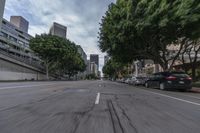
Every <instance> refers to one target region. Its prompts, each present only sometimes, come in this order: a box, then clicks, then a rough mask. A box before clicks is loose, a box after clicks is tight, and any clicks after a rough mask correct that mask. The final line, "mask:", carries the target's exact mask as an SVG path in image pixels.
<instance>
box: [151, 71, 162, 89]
mask: <svg viewBox="0 0 200 133" xmlns="http://www.w3.org/2000/svg"><path fill="white" fill-rule="evenodd" d="M160 78H161V76H160V73H156V74H154V75H153V80H152V87H153V88H158V87H159V86H160Z"/></svg>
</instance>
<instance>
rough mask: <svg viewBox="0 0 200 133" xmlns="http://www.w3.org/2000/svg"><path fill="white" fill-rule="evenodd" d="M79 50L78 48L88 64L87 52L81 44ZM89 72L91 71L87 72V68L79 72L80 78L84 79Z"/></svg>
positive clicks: (78, 46)
mask: <svg viewBox="0 0 200 133" xmlns="http://www.w3.org/2000/svg"><path fill="white" fill-rule="evenodd" d="M77 50H78V53H79V54H80V55H81V57H82V59H83V60H84V63H85V65H87V54H86V53H85V51H84V50H83V48H82V47H81V46H80V45H77ZM87 74H89V73H87V70H85V72H82V73H79V74H78V78H82V79H84V78H85V77H86V75H87Z"/></svg>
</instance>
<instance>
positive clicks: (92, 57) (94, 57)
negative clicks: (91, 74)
mask: <svg viewBox="0 0 200 133" xmlns="http://www.w3.org/2000/svg"><path fill="white" fill-rule="evenodd" d="M90 62H91V63H92V62H93V63H95V64H96V65H97V71H98V70H99V55H98V54H91V55H90Z"/></svg>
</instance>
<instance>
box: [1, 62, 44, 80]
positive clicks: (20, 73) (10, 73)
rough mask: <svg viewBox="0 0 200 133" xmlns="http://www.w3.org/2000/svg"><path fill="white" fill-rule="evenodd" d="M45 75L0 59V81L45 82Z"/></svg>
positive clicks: (22, 64)
mask: <svg viewBox="0 0 200 133" xmlns="http://www.w3.org/2000/svg"><path fill="white" fill-rule="evenodd" d="M45 79H46V75H45V73H43V72H41V71H39V70H38V69H37V68H35V69H33V67H32V66H30V67H29V66H28V65H24V63H21V64H20V62H17V61H16V62H14V60H12V61H11V60H7V59H5V58H0V81H5V80H45Z"/></svg>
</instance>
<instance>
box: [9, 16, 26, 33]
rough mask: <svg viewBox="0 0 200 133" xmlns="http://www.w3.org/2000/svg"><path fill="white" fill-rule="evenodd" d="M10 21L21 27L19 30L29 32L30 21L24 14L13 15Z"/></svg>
mask: <svg viewBox="0 0 200 133" xmlns="http://www.w3.org/2000/svg"><path fill="white" fill-rule="evenodd" d="M10 23H11V24H13V25H14V26H16V27H17V28H19V30H21V31H23V32H26V33H28V26H29V22H28V21H27V20H26V19H24V18H23V17H22V16H11V17H10Z"/></svg>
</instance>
